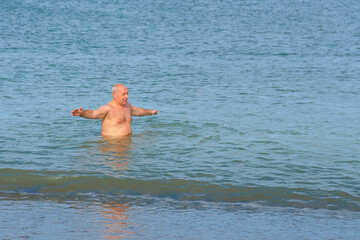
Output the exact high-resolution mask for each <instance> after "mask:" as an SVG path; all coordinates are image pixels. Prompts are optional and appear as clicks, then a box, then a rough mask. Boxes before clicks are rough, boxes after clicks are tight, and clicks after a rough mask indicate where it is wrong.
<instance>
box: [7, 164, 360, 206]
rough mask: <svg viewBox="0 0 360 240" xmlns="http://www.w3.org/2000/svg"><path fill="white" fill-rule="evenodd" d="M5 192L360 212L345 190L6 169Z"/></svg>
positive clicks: (355, 198)
mask: <svg viewBox="0 0 360 240" xmlns="http://www.w3.org/2000/svg"><path fill="white" fill-rule="evenodd" d="M0 192H1V194H2V195H4V194H7V193H23V194H66V195H68V194H75V195H76V194H83V193H95V194H110V195H119V196H139V195H140V196H153V197H162V198H171V199H175V200H201V201H208V202H231V203H234V202H245V203H260V204H262V205H266V206H277V207H298V208H316V209H334V210H335V209H346V210H351V211H360V206H359V205H360V198H359V197H357V196H353V195H351V194H349V193H346V192H343V191H323V190H313V189H305V188H287V187H267V186H235V185H230V184H215V183H211V182H206V181H193V180H184V179H152V180H151V179H131V178H130V179H128V178H115V177H111V176H107V175H104V174H101V173H80V172H75V171H73V172H55V171H53V172H40V171H32V170H17V169H1V170H0Z"/></svg>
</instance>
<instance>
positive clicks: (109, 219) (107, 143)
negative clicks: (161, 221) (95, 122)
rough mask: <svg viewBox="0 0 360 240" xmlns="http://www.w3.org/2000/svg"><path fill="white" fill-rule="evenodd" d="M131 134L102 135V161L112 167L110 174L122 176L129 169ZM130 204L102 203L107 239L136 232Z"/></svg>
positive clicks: (100, 144)
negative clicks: (133, 230)
mask: <svg viewBox="0 0 360 240" xmlns="http://www.w3.org/2000/svg"><path fill="white" fill-rule="evenodd" d="M131 144H132V139H131V135H129V136H123V137H109V136H102V140H101V141H99V144H98V147H99V151H100V153H101V154H100V155H101V159H100V161H102V163H103V164H105V166H107V167H109V168H110V171H107V174H108V175H112V176H116V177H119V176H122V175H123V173H124V171H127V170H128V168H129V165H130V159H131V149H132V147H131ZM129 208H130V205H129V204H127V203H117V202H110V203H106V204H102V205H101V209H100V212H101V214H102V215H103V216H104V219H105V220H104V221H103V225H104V227H105V235H104V236H103V237H104V238H106V239H122V238H128V237H129V236H130V235H131V234H133V233H134V232H132V231H130V229H131V228H134V226H136V224H135V223H132V222H130V215H129Z"/></svg>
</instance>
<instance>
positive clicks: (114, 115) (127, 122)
mask: <svg viewBox="0 0 360 240" xmlns="http://www.w3.org/2000/svg"><path fill="white" fill-rule="evenodd" d="M108 105H110V106H111V108H110V110H109V112H108V113H107V115H106V116H105V117H104V118H103V119H102V131H101V134H102V135H113V136H124V135H128V134H131V121H132V117H131V105H130V104H129V103H126V104H125V105H124V106H114V105H112V104H110V103H109V104H108Z"/></svg>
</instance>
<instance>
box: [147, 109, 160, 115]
mask: <svg viewBox="0 0 360 240" xmlns="http://www.w3.org/2000/svg"><path fill="white" fill-rule="evenodd" d="M158 112H159V111H158V110H150V113H149V115H150V116H151V115H157V114H158Z"/></svg>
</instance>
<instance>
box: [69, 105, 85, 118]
mask: <svg viewBox="0 0 360 240" xmlns="http://www.w3.org/2000/svg"><path fill="white" fill-rule="evenodd" d="M82 112H83V110H82V107H80V108H79V109H77V108H76V109H74V110H73V111H72V112H71V116H76V117H79V116H80V115H81V113H82Z"/></svg>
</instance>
